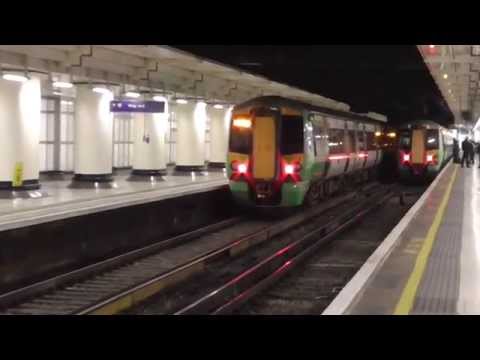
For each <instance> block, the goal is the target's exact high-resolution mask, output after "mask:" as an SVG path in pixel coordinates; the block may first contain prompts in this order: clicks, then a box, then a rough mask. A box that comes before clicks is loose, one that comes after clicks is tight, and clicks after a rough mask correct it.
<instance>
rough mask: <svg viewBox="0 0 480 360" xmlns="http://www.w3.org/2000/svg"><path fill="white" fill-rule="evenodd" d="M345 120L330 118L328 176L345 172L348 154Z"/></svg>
mask: <svg viewBox="0 0 480 360" xmlns="http://www.w3.org/2000/svg"><path fill="white" fill-rule="evenodd" d="M345 137H346V135H345V121H343V120H340V119H334V118H328V163H329V167H328V172H327V174H326V176H327V177H332V176H337V175H341V174H343V173H344V172H345V168H346V165H347V160H348V155H347V151H346V150H347V149H346V147H345Z"/></svg>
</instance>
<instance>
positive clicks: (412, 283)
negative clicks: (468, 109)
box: [393, 166, 458, 315]
mask: <svg viewBox="0 0 480 360" xmlns="http://www.w3.org/2000/svg"><path fill="white" fill-rule="evenodd" d="M457 170H458V167H457V166H456V167H455V170H454V171H453V174H452V177H451V178H450V182H449V183H448V186H447V189H446V191H445V194H444V195H443V199H442V202H441V203H440V206H439V207H438V210H437V213H436V214H435V218H434V219H433V223H432V225H431V226H430V229H429V230H428V233H427V236H426V237H425V241H424V243H423V246H422V248H421V249H420V252H419V253H418V256H417V260H416V262H415V267H414V268H413V271H412V273H411V274H410V277H409V279H408V281H407V284H406V285H405V288H404V289H403V292H402V295H401V296H400V300H399V301H398V303H397V306H396V307H395V311H394V313H393V314H394V315H408V314H409V313H410V310H411V309H412V307H413V304H414V302H415V297H416V295H417V290H418V286H419V285H420V281H421V280H422V277H423V273H424V272H425V268H426V267H427V262H428V257H429V256H430V252H431V251H432V248H433V244H434V242H435V239H436V237H437V233H438V229H439V228H440V224H441V223H442V219H443V215H444V213H445V210H446V208H447V205H448V201H449V199H450V195H451V192H452V188H453V183H454V181H455V178H456V177H457Z"/></svg>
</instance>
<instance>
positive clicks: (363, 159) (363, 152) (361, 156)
mask: <svg viewBox="0 0 480 360" xmlns="http://www.w3.org/2000/svg"><path fill="white" fill-rule="evenodd" d="M357 144H358V160H359V164H358V168H359V169H363V168H365V165H366V164H367V161H368V152H367V147H366V135H365V125H364V124H359V125H358V129H357Z"/></svg>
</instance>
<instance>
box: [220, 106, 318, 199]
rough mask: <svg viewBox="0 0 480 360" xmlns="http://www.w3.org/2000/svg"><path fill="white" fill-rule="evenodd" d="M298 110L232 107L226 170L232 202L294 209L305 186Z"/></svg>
mask: <svg viewBox="0 0 480 360" xmlns="http://www.w3.org/2000/svg"><path fill="white" fill-rule="evenodd" d="M303 118H304V117H303V113H302V112H301V111H299V110H295V109H288V108H286V107H282V106H272V105H271V104H267V105H265V104H261V103H260V104H258V103H256V104H253V105H250V106H239V107H236V108H234V109H233V111H232V119H231V123H230V139H229V152H228V160H227V174H228V176H229V180H230V181H229V184H230V189H231V192H232V194H233V197H234V199H235V201H236V202H237V204H239V205H245V206H253V207H294V206H299V205H301V204H302V203H303V200H304V197H305V193H306V191H307V188H308V181H307V179H306V175H307V174H306V171H305V165H306V164H305V160H306V159H305V157H304V129H303V126H304V120H303Z"/></svg>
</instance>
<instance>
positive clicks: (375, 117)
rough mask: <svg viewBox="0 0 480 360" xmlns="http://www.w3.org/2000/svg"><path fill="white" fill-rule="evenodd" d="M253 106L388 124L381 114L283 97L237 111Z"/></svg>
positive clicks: (262, 100)
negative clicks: (283, 107)
mask: <svg viewBox="0 0 480 360" xmlns="http://www.w3.org/2000/svg"><path fill="white" fill-rule="evenodd" d="M253 105H266V106H288V107H290V108H293V109H298V110H310V111H314V112H319V113H323V114H325V115H332V116H338V117H342V118H346V119H348V120H358V121H365V122H376V123H379V122H383V123H386V122H387V120H388V119H387V117H386V116H384V115H381V114H377V113H373V112H369V113H367V114H358V113H354V112H349V111H342V110H335V109H330V108H326V107H321V106H317V105H312V104H308V103H305V102H302V101H298V100H292V99H287V98H284V97H281V96H261V97H256V98H253V99H250V100H248V101H245V102H243V103H241V104H237V105H236V106H235V109H240V108H243V107H249V106H253Z"/></svg>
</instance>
